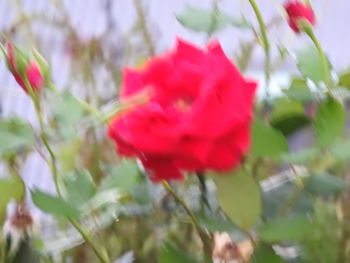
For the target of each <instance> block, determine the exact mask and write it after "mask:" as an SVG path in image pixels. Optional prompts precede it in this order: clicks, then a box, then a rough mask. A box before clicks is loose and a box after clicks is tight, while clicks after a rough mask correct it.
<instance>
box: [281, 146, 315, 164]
mask: <svg viewBox="0 0 350 263" xmlns="http://www.w3.org/2000/svg"><path fill="white" fill-rule="evenodd" d="M320 154H321V149H319V148H317V147H315V146H312V147H309V148H306V149H304V150H300V151H297V152H289V153H286V154H283V156H282V160H284V161H286V162H288V163H291V164H306V163H310V162H312V161H314V160H315V159H316V158H317V157H319V156H320Z"/></svg>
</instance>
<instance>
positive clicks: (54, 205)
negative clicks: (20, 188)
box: [31, 190, 79, 219]
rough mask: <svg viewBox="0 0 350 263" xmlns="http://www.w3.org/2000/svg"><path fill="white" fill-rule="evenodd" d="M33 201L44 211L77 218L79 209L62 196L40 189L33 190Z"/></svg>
mask: <svg viewBox="0 0 350 263" xmlns="http://www.w3.org/2000/svg"><path fill="white" fill-rule="evenodd" d="M31 195H32V200H33V203H34V204H35V205H36V206H37V207H38V208H39V209H41V210H42V211H44V212H46V213H49V214H54V215H58V216H65V217H70V218H74V219H77V218H78V217H79V211H78V210H77V209H76V208H75V207H74V206H72V205H71V204H70V203H68V202H66V201H64V200H63V199H62V198H59V197H57V196H52V195H49V194H47V193H44V192H42V191H40V190H34V191H31Z"/></svg>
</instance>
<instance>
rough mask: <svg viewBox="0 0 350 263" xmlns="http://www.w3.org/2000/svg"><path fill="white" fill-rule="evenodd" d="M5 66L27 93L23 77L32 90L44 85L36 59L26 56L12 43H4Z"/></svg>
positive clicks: (37, 89)
mask: <svg viewBox="0 0 350 263" xmlns="http://www.w3.org/2000/svg"><path fill="white" fill-rule="evenodd" d="M6 60H7V66H8V68H9V70H10V71H11V73H12V75H13V77H14V78H15V80H16V81H17V83H18V84H19V85H20V86H21V87H22V88H23V90H24V91H25V92H27V93H28V89H27V86H26V85H25V79H27V80H28V83H29V85H30V86H31V88H32V89H33V91H39V90H40V89H41V88H42V87H43V85H44V77H43V74H42V73H41V71H40V68H39V66H38V64H37V62H36V61H34V60H33V61H29V60H28V58H27V57H26V56H25V55H24V53H22V52H21V51H19V50H18V49H17V48H15V47H14V45H13V44H12V43H9V42H8V43H6Z"/></svg>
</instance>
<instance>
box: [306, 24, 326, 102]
mask: <svg viewBox="0 0 350 263" xmlns="http://www.w3.org/2000/svg"><path fill="white" fill-rule="evenodd" d="M302 28H303V30H304V32H305V33H306V34H307V35H308V36H309V37H310V39H311V40H312V42H313V43H314V45H315V47H316V49H317V52H318V55H319V56H320V60H321V66H322V71H323V80H324V83H325V84H326V87H327V90H328V93H329V95H330V96H332V97H333V91H332V84H331V77H330V72H329V66H328V60H327V57H326V55H325V53H324V51H323V49H322V47H321V44H320V42H319V41H318V39H317V38H316V36H315V34H314V31H313V30H312V28H311V26H310V25H309V24H306V23H305V24H304V23H303V24H302Z"/></svg>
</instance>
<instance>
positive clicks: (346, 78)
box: [338, 72, 350, 89]
mask: <svg viewBox="0 0 350 263" xmlns="http://www.w3.org/2000/svg"><path fill="white" fill-rule="evenodd" d="M338 85H339V86H341V87H345V88H348V89H350V72H345V73H343V74H342V75H340V76H339V82H338Z"/></svg>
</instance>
